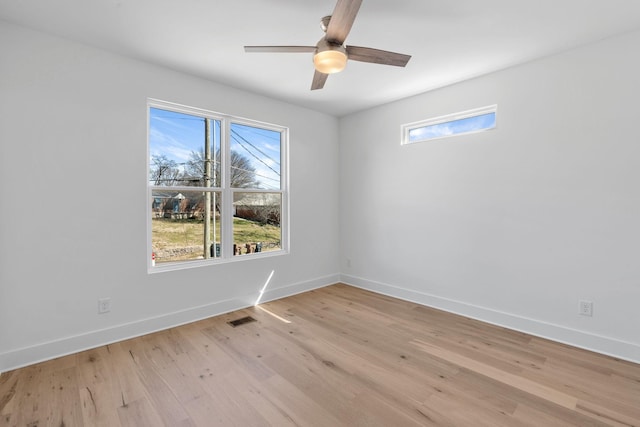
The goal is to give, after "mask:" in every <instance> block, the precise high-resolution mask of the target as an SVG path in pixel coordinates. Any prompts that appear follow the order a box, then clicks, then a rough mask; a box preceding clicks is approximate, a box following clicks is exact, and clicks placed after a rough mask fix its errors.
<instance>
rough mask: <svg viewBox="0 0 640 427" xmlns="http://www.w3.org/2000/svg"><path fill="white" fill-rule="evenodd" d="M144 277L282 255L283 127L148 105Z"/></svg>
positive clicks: (285, 237)
mask: <svg viewBox="0 0 640 427" xmlns="http://www.w3.org/2000/svg"><path fill="white" fill-rule="evenodd" d="M148 114H149V124H148V174H147V176H148V192H149V194H148V206H149V211H150V215H149V217H148V226H147V230H148V233H147V234H148V255H149V256H148V268H149V271H150V272H156V271H164V270H173V269H177V268H187V267H191V266H198V265H208V264H215V263H220V262H227V261H232V260H234V261H235V260H238V259H251V258H254V257H263V256H271V255H278V254H284V253H287V252H288V240H289V239H288V211H289V209H288V192H287V182H288V181H287V172H288V170H287V144H288V129H287V128H285V127H282V126H277V125H271V124H265V123H261V122H256V121H252V120H247V119H241V118H237V117H232V116H228V115H224V114H219V113H214V112H210V111H205V110H201V109H196V108H191V107H186V106H181V105H177V104H171V103H167V102H163V101H156V100H149V103H148Z"/></svg>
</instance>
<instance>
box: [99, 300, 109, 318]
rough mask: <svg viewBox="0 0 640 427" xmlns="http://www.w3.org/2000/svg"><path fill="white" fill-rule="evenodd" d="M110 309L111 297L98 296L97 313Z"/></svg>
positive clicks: (106, 311)
mask: <svg viewBox="0 0 640 427" xmlns="http://www.w3.org/2000/svg"><path fill="white" fill-rule="evenodd" d="M110 311H111V298H98V314H104V313H108V312H110Z"/></svg>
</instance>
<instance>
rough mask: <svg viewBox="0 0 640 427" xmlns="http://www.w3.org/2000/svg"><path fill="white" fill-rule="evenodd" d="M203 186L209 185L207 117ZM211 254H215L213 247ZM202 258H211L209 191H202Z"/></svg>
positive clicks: (209, 143) (207, 122) (209, 139)
mask: <svg viewBox="0 0 640 427" xmlns="http://www.w3.org/2000/svg"><path fill="white" fill-rule="evenodd" d="M204 134H205V137H204V177H203V178H204V186H205V187H206V188H209V187H211V137H210V132H209V119H207V118H205V119H204ZM213 255H214V256H215V249H214V253H213ZM204 258H205V259H207V258H211V192H209V191H205V193H204Z"/></svg>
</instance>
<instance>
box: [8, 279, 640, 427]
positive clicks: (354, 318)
mask: <svg viewBox="0 0 640 427" xmlns="http://www.w3.org/2000/svg"><path fill="white" fill-rule="evenodd" d="M244 316H252V317H253V318H255V319H256V321H255V322H251V323H247V324H244V325H242V326H238V327H236V328H233V327H231V326H230V325H229V324H227V322H228V321H230V320H234V319H237V318H240V317H244ZM49 425H51V426H55V427H60V426H61V425H65V426H83V425H86V426H109V427H118V426H137V427H139V426H143V427H144V426H154V427H156V426H171V427H176V426H214V425H223V426H233V425H240V426H318V425H320V426H325V425H331V426H390V425H393V426H461V425H465V426H466V425H473V426H492V427H493V426H536V427H539V426H545V427H547V426H580V427H586V426H627V427H629V426H640V365H637V364H633V363H630V362H625V361H621V360H618V359H615V358H612V357H608V356H604V355H601V354H596V353H592V352H589V351H586V350H580V349H576V348H573V347H571V346H568V345H564V344H559V343H554V342H551V341H548V340H545V339H541V338H537V337H532V336H530V335H527V334H524V333H521V332H517V331H511V330H508V329H505V328H502V327H498V326H495V325H488V324H485V323H482V322H478V321H475V320H472V319H468V318H465V317H461V316H457V315H455V314H451V313H445V312H442V311H439V310H435V309H432V308H429V307H424V306H420V305H418V304H415V303H411V302H407V301H402V300H398V299H394V298H390V297H386V296H384V295H380V294H375V293H372V292H368V291H364V290H362V289H358V288H354V287H351V286H347V285H343V284H337V285H333V286H329V287H326V288H321V289H317V290H314V291H310V292H306V293H303V294H299V295H294V296H291V297H288V298H284V299H281V300H276V301H271V302H267V303H264V304H262V305H261V307H260V308H256V307H250V308H247V309H243V310H238V311H235V312H232V313H227V314H225V315H221V316H216V317H212V318H209V319H204V320H201V321H198V322H194V323H191V324H188V325H183V326H180V327H177V328H172V329H169V330H166V331H161V332H157V333H154V334H149V335H146V336H143V337H139V338H134V339H130V340H125V341H122V342H119V343H115V344H110V345H107V346H102V347H99V348H95V349H91V350H87V351H84V352H80V353H78V354H75V355H70V356H66V357H61V358H58V359H55V360H51V361H47V362H44V363H40V364H36V365H33V366H28V367H26V368H22V369H17V370H15V371H12V372H7V373H4V374H3V375H2V376H0V426H11V427H14V426H22V427H24V426H28V427H36V426H38V427H43V426H49Z"/></svg>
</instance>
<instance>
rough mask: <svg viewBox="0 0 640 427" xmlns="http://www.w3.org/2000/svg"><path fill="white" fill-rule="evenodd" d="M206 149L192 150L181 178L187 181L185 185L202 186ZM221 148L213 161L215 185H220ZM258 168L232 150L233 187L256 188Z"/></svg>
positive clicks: (213, 184)
mask: <svg viewBox="0 0 640 427" xmlns="http://www.w3.org/2000/svg"><path fill="white" fill-rule="evenodd" d="M204 162H205V158H204V151H192V152H191V158H190V159H189V161H187V163H186V165H185V172H184V175H183V176H182V177H181V180H184V181H187V183H185V185H193V186H202V185H203V177H204V164H205V163H204ZM220 172H221V168H220V150H217V151H216V154H215V159H214V163H213V182H212V183H211V185H212V186H213V187H220V182H221V177H220ZM255 172H256V168H254V167H253V166H252V165H251V161H250V160H249V159H248V158H247V157H245V156H243V155H242V154H239V153H238V152H236V151H231V187H233V188H255V187H256V186H257V184H258V182H257V181H256V174H255Z"/></svg>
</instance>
